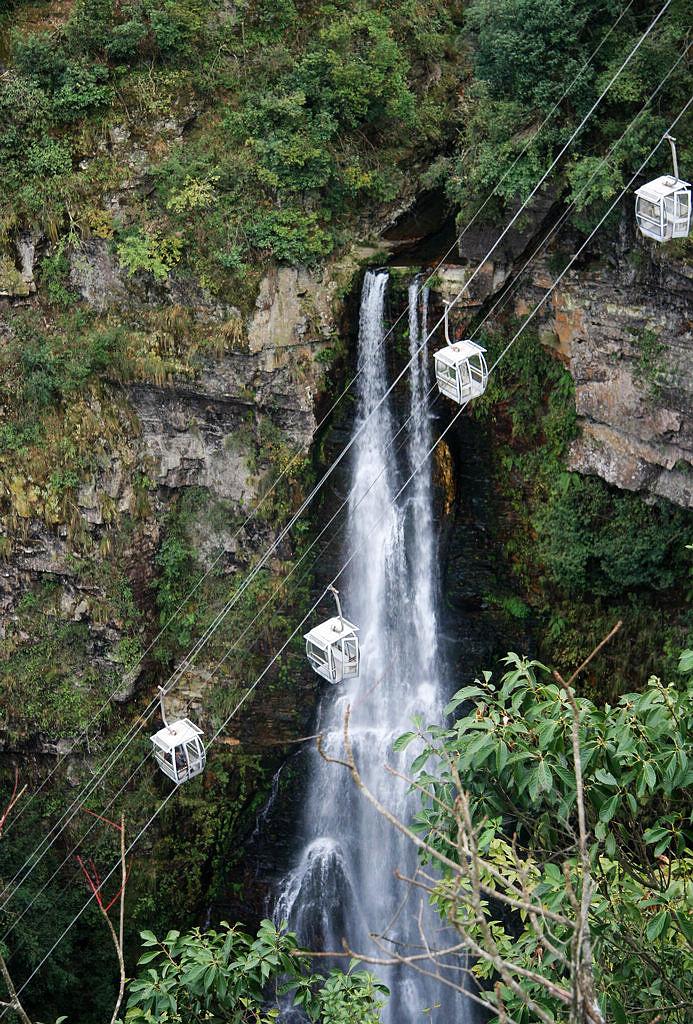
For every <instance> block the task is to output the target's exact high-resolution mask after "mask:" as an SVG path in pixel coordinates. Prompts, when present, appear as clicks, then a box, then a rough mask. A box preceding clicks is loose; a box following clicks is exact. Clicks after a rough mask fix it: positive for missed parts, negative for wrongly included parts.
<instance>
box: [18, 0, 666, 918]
mask: <svg viewBox="0 0 693 1024" xmlns="http://www.w3.org/2000/svg"><path fill="white" fill-rule="evenodd" d="M632 4H633V0H629V2H628V4H627V5H626V7H625V8H624V9H623V10H622V11H621V12H620V14H619V15H618V17H617V19H616V21H615V22H614V23H613V25H611V26H610V27H609V29H608V31H607V32H606V33H605V34H604V36H603V37H602V39H601V40H600V42H599V43H598V45H597V47H596V48H595V49H594V51H593V52H592V54H591V56H590V57H589V58H588V59H587V60H586V61H585V63H584V64H583V65H582V67H581V68H580V69H579V71H578V72H577V73H576V74H575V76H574V77H573V79H572V81H571V83H570V84H569V85H568V87H567V88H566V89H565V90H564V92H563V94H562V95H561V97H560V98H559V99H558V100H557V101H556V103H555V104H554V106H553V107H552V108H551V110H550V111H549V113H548V114H547V115H546V117H545V118H544V120H543V121H542V123H541V124H540V126H539V128H538V130H537V132H536V133H535V135H534V136H533V139H534V138H536V137H537V135H538V134H539V133H540V132H541V131H542V129H543V128H544V126H545V125H546V124H547V123H548V121H549V120H550V119H551V117H552V116H553V114H554V113H555V111H556V110H557V109H558V107H559V105H560V103H561V102H562V101H563V100H564V99H565V97H566V96H567V95H568V94H569V93H570V92H571V90H572V89H573V87H574V86H575V84H576V83H577V82H578V80H579V79H580V78H581V76H582V74H583V73H584V71H585V70H586V69H587V67H589V65H590V64H591V63H592V61H593V60H594V58H595V57H596V55H597V53H598V52H599V50H600V49H601V47H602V46H603V44H604V43H605V42H606V40H607V39H608V38H609V36H610V35H611V33H612V32H613V31H614V30H615V28H616V27H617V25H618V24H619V23H620V21H621V19H622V18H623V17H624V16H625V14H626V13H627V12H628V11H629V10H630V8H631V6H632ZM666 6H668V4H667V5H665V7H666ZM660 13H661V12H660ZM651 27H652V26H651ZM648 32H649V29H648ZM533 139H532V140H528V141H527V143H526V144H525V146H524V147H523V149H522V150H521V151H520V153H519V154H518V155H517V156H516V158H515V160H514V161H513V163H512V164H511V166H510V167H509V168H508V169H507V170H506V171H505V173H504V174H503V176H502V177H501V178H500V180H499V181H498V182H497V184H496V185H495V186H494V188H493V189H492V190H491V192H490V193H489V194H488V195H487V196H486V198H485V199H484V202H483V203H482V204H481V206H480V207H479V208H478V209H477V210H476V212H475V213H474V215H473V216H472V218H471V220H470V221H469V223H468V224H467V225H466V226H465V227H464V229H463V230H462V232H461V233H460V234H459V235H458V236H456V239H455V242H453V244H452V245H451V246H450V248H449V249H448V251H447V252H446V254H445V255H444V256H443V257H442V259H440V260H439V261H438V263H437V265H436V267H434V268H433V269H432V270H431V272H430V273H429V275H428V278H427V279H426V281H425V282H424V284H423V285H422V289H423V288H424V287H426V286H427V285H428V284H429V283H430V281H431V279H432V278H433V276H434V275H435V273H436V272H437V270H438V269H439V268H440V266H441V265H442V264H443V263H444V262H445V260H446V259H447V257H448V256H449V255H450V253H451V252H452V251H453V249H455V248H456V247H458V246H459V242H460V240H461V239H462V238H463V237H464V235H465V234H466V232H467V231H468V230H469V228H470V227H471V225H472V224H473V222H474V221H475V220H476V218H477V216H478V215H479V214H480V213H481V211H482V210H483V209H484V208H485V206H486V205H487V203H488V202H489V201H490V199H491V198H492V196H493V195H495V193H496V192H497V190H498V188H499V187H500V185H501V184H502V183H503V181H504V180H505V178H506V177H507V176H508V174H510V173H511V171H512V170H513V168H514V167H515V166H516V165H517V163H518V161H519V160H520V159H521V158H522V156H523V155H524V154H525V153H526V152H527V149H528V148H529V146H530V144H531V141H533ZM530 198H531V196H530ZM523 208H524V207H523ZM487 259H488V256H487ZM468 283H470V282H468ZM419 294H421V292H420V293H419ZM403 316H404V313H403V314H402V315H401V316H400V317H398V318H397V320H396V321H395V322H394V323H393V324H392V326H391V327H390V329H389V331H388V332H387V333H386V335H385V336H384V338H383V342H384V341H385V340H387V337H389V335H390V334H391V333H392V332H393V331H394V329H395V327H396V326H397V324H398V323H399V322H400V320H401V319H402V317H403ZM360 372H361V371H360V370H359V371H357V373H356V374H355V376H354V377H353V378H352V379H351V380H350V381H349V382H348V383H347V384H346V385H345V387H344V389H343V390H342V392H341V393H340V395H339V396H338V397H337V398H336V399H335V401H334V402H333V403H332V405H331V407H330V408H329V409H328V411H327V412H326V413H325V415H324V416H323V418H322V419H321V421H320V422H319V424H318V427H317V429H320V427H321V426H322V425H323V424H324V423H325V422H327V420H328V419H329V417H330V416H331V415H332V414H333V413H334V411H335V409H336V408H337V407H338V405H339V403H340V402H341V401H342V399H343V398H344V397H345V396H346V394H347V393H348V391H349V390H350V388H351V387H352V386H353V384H354V383H355V381H356V380H357V379H358V377H359V375H360ZM300 454H301V453H300V452H297V453H296V454H295V455H294V456H293V457H292V459H291V460H290V461H289V463H288V464H287V465H286V466H285V467H284V469H283V470H282V471H281V473H280V474H279V476H278V477H277V479H276V480H275V481H274V483H273V484H272V487H271V488H270V489H269V490H268V491H267V492H266V493H265V494H264V495H263V497H262V498H261V499H260V501H259V502H258V503H257V504H256V505H255V506H254V508H253V509H252V510H251V512H250V513H249V514H248V516H247V517H246V519H245V520H244V522H243V523H242V524H241V525H240V526H239V527H238V529H237V531H236V533H235V534H234V539H236V538H238V536H239V535H240V533H241V532H242V530H243V529H245V527H246V526H247V525H248V523H249V522H250V521H251V520H252V518H253V517H254V516H255V514H256V513H257V511H258V509H259V508H261V507H262V505H263V504H264V502H265V501H267V500H268V499H269V497H270V496H271V494H272V493H273V492H274V490H275V488H276V487H277V486H278V484H279V483H280V481H281V480H282V479H283V478H284V477H285V476H286V475H287V474H288V473H289V472H290V470H291V468H292V467H293V466H294V465H295V463H296V460H297V459H298V458H299V457H300ZM223 554H224V552H223V551H220V552H219V554H218V555H217V557H216V558H215V559H214V560H213V562H212V563H211V564H210V565H209V566H208V568H207V569H206V570H205V572H204V573H203V574H202V575H201V576H200V578H199V579H198V580H197V582H196V583H195V585H194V586H193V587H192V588H191V590H190V592H189V593H188V594H187V595H186V597H184V598H183V599H182V600H181V602H180V604H179V605H178V608H177V609H176V610H175V611H174V612H173V613H172V614H171V616H170V617H169V619H168V621H167V622H166V623H165V624H164V625H163V626H162V627H161V629H160V630H159V632H158V633H157V634H156V636H155V637H154V638H153V639H152V640H151V641H150V643H149V644H148V646H147V648H146V649H145V650H144V651H143V652H142V654H141V655H140V658H139V659H138V661H137V662H136V663H135V665H134V666H133V667H132V669H131V670H130V671H131V672H132V671H134V670H135V669H136V668H138V667H139V665H141V663H142V661H143V660H144V658H145V657H146V656H147V654H148V653H149V652H150V651H151V650H152V648H153V646H154V644H155V643H156V642H157V640H158V639H159V638H160V637H161V635H162V634H163V632H164V630H166V629H167V628H168V626H169V625H170V624H171V622H173V621H174V620H175V618H176V616H177V615H179V614H180V612H181V610H182V608H183V607H184V606H185V604H186V603H187V602H189V600H190V598H191V597H192V596H193V594H194V593H195V591H196V590H197V589H198V588H199V586H201V584H202V583H203V582H204V581H205V580H206V579H207V577H208V576H209V575H210V574H211V573H212V572H213V570H214V568H215V566H216V565H217V564H218V562H219V560H220V559H221V557H222V555H223ZM121 686H122V682H121V683H120V684H119V686H118V687H116V688H115V689H114V690H113V692H112V693H111V695H110V696H109V698H107V699H106V700H105V701H104V702H103V704H102V705H101V707H100V708H98V709H97V710H96V711H95V712H94V714H93V715H92V717H91V719H90V721H89V722H88V723H87V725H86V726H85V727H84V728H83V729H82V731H81V732H80V733H79V735H78V736H77V738H76V739H75V741H74V743H73V744H72V746H71V747H70V749H69V750H67V751H65V752H64V753H63V754H61V755H60V757H59V758H58V759H57V761H56V764H55V765H54V766H53V768H52V769H51V771H50V772H48V773H47V775H46V776H45V777H44V778H43V780H42V781H41V784H40V785H39V786H38V787H37V789H36V790H35V791H34V792H33V793H32V794H31V795H30V797H29V798H28V799H27V800H26V801H25V802H24V803H23V804H22V805H21V806H20V808H19V810H18V811H17V813H16V814H15V815H14V816H13V819H12V823H11V824H12V825H13V824H15V823H16V822H17V821H18V819H19V818H20V817H21V815H22V814H23V813H24V811H25V810H27V809H28V808H29V806H30V805H31V803H32V801H33V800H34V798H35V797H36V796H37V795H38V794H39V793H40V792H41V790H42V789H43V787H44V786H45V785H46V784H47V782H48V781H49V780H50V778H51V777H52V775H53V773H54V772H55V771H57V769H58V768H59V766H60V765H61V764H62V762H63V761H64V760H65V758H66V757H68V756H69V754H70V753H71V752H72V751H73V750H74V749H75V747H76V746H77V744H78V743H79V742H81V741H82V740H83V739H84V738H85V737H86V736H87V734H88V730H89V729H90V728H91V726H92V725H93V724H94V722H95V721H96V720H97V719H98V718H99V716H100V715H101V714H103V712H104V710H105V709H106V708H107V707H108V706H109V703H110V701H111V699H112V698H113V696H114V695H115V694H116V693H117V692H118V690H119V689H120V688H121ZM154 703H155V702H154V701H153V702H152V704H154ZM2 895H4V894H0V898H1V896H2Z"/></svg>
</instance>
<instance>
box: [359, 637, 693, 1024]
mask: <svg viewBox="0 0 693 1024" xmlns="http://www.w3.org/2000/svg"><path fill="white" fill-rule="evenodd" d="M614 632H615V630H614ZM595 653H596V651H595V652H593V653H592V655H590V658H589V659H587V661H589V660H590V659H591V658H592V656H593V655H594V654H595ZM587 661H586V662H584V663H583V665H582V666H581V668H584V666H585V665H586V664H587ZM505 662H506V665H507V671H506V672H505V674H504V675H503V676H502V678H501V680H500V683H499V685H498V686H496V685H495V684H494V683H493V682H492V677H491V673H484V676H483V679H481V680H477V681H476V682H475V683H474V685H472V686H467V687H464V688H463V689H462V690H460V691H459V692H458V693H457V694H456V695H455V697H454V698H453V699H452V701H451V702H450V704H449V706H448V709H447V710H448V712H449V713H450V714H453V713H458V712H460V711H461V712H462V714H461V716H460V717H459V718H458V719H457V721H455V722H454V724H453V725H452V726H450V727H447V728H446V727H441V726H429V727H428V728H425V729H424V728H423V727H422V724H421V722H420V721H417V722H416V723H415V725H416V727H415V729H414V730H413V731H411V732H409V733H407V734H406V735H404V736H403V737H401V738H400V739H399V740H398V741H397V743H396V745H395V746H396V749H399V750H402V749H405V748H406V747H407V746H408V745H409V744H410V743H412V742H414V743H416V744H418V746H419V753H418V754H417V756H416V758H415V760H414V762H413V764H412V767H411V782H412V786H413V788H414V789H415V790H416V791H418V793H419V794H420V796H421V803H422V808H421V811H420V813H419V814H418V815H417V818H416V820H415V823H414V825H413V826H412V827H411V828H410V827H408V826H405V825H404V824H403V823H402V822H398V821H397V820H396V819H394V818H392V816H391V815H390V814H389V812H387V810H386V809H385V808H382V807H380V809H381V811H382V812H383V813H384V814H385V815H386V816H388V817H390V818H391V820H392V821H393V823H394V824H395V825H396V826H397V827H398V828H400V829H401V830H403V831H404V832H406V834H407V835H408V836H409V837H410V838H411V839H412V841H413V842H414V843H415V844H416V845H417V846H418V847H419V849H420V851H421V854H422V858H423V861H424V862H425V863H426V864H427V865H428V868H426V869H425V871H426V873H425V874H424V875H423V876H421V877H418V876H417V886H421V887H423V888H424V889H427V890H428V892H429V895H430V899H431V900H432V902H433V903H434V905H435V906H436V907H437V909H438V910H439V912H440V915H441V917H442V918H443V919H444V920H446V921H447V922H448V923H449V924H450V925H452V927H453V928H454V929H455V930H456V931H457V934H458V936H459V946H458V951H459V952H460V953H463V952H467V953H471V954H472V956H473V958H474V963H473V966H472V967H471V968H470V970H471V972H472V973H473V974H474V976H475V978H476V979H477V981H479V982H480V983H481V986H482V987H481V988H480V989H478V990H476V994H474V993H473V996H472V997H473V998H477V999H479V1000H480V1001H482V1002H483V1003H485V1004H486V1005H488V1006H489V1007H490V1008H491V1010H492V1013H493V1017H492V1019H497V1020H499V1021H505V1022H513V1021H516V1022H518V1024H519V1022H522V1024H525V1022H529V1021H531V1020H541V1021H544V1022H546V1024H555V1022H559V1021H563V1022H570V1024H587V1022H588V1021H592V1022H597V1021H602V1020H606V1019H612V1020H614V1021H616V1022H617V1024H625V1022H626V1021H635V1020H639V1019H642V1020H652V1019H654V1018H655V1017H656V1016H657V1014H660V1015H661V1016H662V1018H664V1019H666V1020H668V1021H672V1022H677V1024H683V1022H684V1021H690V1020H691V1016H692V1014H693V999H692V998H691V995H690V993H691V992H692V991H693V916H692V909H693V854H692V853H691V849H692V844H693V828H692V825H691V821H692V815H691V806H692V805H693V799H692V798H693V740H692V739H691V737H692V736H693V700H692V699H691V698H692V697H693V678H691V677H690V673H691V672H692V670H693V653H691V652H685V653H684V655H683V657H682V660H681V667H682V669H684V670H685V671H686V673H688V674H689V678H688V680H687V682H686V683H685V684H683V685H681V684H680V683H678V684H668V685H667V684H664V683H663V682H662V681H661V680H660V679H658V678H656V677H653V678H651V679H650V681H649V684H648V686H647V689H646V690H645V691H644V692H643V693H629V694H626V695H624V696H623V697H621V698H620V699H619V701H618V703H617V704H616V705H615V706H613V707H610V706H608V705H606V706H605V707H603V708H599V707H597V706H596V705H594V704H593V703H592V702H591V701H589V700H587V699H585V698H578V697H575V695H574V693H573V689H572V684H573V682H574V679H575V676H576V675H577V672H576V673H575V674H574V675H573V676H572V677H571V678H570V679H569V680H568V681H567V682H565V681H564V680H563V679H562V678H561V676H560V675H559V674H558V673H556V672H554V673H553V674H552V673H551V672H550V671H549V669H547V668H546V667H545V666H544V665H541V664H539V663H538V662H536V661H530V660H528V659H525V658H521V657H518V656H517V655H515V654H509V655H508V656H507V658H506V659H505ZM578 671H579V670H578ZM347 763H348V766H349V767H350V770H351V772H352V776H353V777H354V779H355V780H356V782H357V784H358V785H359V787H360V788H361V789H362V790H364V791H365V792H366V793H367V795H368V796H369V798H370V799H371V800H372V801H373V802H374V803H376V804H377V800H376V798H375V797H374V796H373V795H372V794H370V793H368V791H367V790H366V789H365V786H364V785H363V782H362V780H361V779H360V776H359V774H358V768H357V766H356V764H355V762H354V759H353V755H352V754H351V751H350V750H349V749H348V757H347ZM448 955H449V951H448ZM400 959H401V960H402V961H403V962H410V963H411V964H412V966H413V967H416V963H415V962H413V961H412V960H411V959H410V960H409V961H408V958H407V957H406V956H405V955H402V956H401V958H400ZM449 962H450V961H449V959H446V958H441V963H440V967H439V970H440V975H441V978H442V979H443V980H444V983H446V984H449V985H453V986H455V987H458V988H464V986H463V985H461V984H460V982H459V980H458V979H459V971H460V967H459V964H457V965H456V966H455V967H454V968H452V969H451V968H450V967H448V968H446V967H445V963H448V964H449Z"/></svg>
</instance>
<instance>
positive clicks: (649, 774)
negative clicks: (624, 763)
mask: <svg viewBox="0 0 693 1024" xmlns="http://www.w3.org/2000/svg"><path fill="white" fill-rule="evenodd" d="M642 767H643V771H644V773H645V779H646V780H647V785H648V787H649V789H650V791H653V790H654V788H655V786H656V785H657V776H656V775H655V770H654V768H653V767H652V762H651V761H645V763H644V764H643V766H642Z"/></svg>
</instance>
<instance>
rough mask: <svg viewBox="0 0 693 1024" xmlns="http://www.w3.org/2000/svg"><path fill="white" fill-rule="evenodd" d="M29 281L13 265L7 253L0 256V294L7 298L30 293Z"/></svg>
mask: <svg viewBox="0 0 693 1024" xmlns="http://www.w3.org/2000/svg"><path fill="white" fill-rule="evenodd" d="M30 291H31V289H30V288H29V283H28V282H27V281H25V280H24V279H23V277H22V275H21V273H20V272H19V271H18V270H17V268H16V267H15V265H14V261H13V260H12V259H11V257H10V256H8V255H7V253H3V255H2V256H0V296H2V297H9V298H25V297H26V296H27V295H29V294H30Z"/></svg>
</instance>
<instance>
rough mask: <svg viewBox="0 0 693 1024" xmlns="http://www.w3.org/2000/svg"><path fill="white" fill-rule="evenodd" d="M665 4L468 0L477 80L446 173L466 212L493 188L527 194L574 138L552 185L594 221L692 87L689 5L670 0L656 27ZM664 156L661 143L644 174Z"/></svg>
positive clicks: (468, 92)
mask: <svg viewBox="0 0 693 1024" xmlns="http://www.w3.org/2000/svg"><path fill="white" fill-rule="evenodd" d="M658 11H659V7H658V5H654V4H644V5H639V6H637V7H630V8H629V9H627V10H626V12H623V11H622V10H621V6H620V5H618V4H615V3H606V4H603V3H599V2H597V0H586V2H582V0H549V2H548V3H544V2H539V0H502V2H500V3H491V2H489V0H472V3H471V4H470V5H469V7H468V8H467V12H466V28H467V35H466V37H465V42H466V43H467V44H468V46H469V48H470V53H471V59H470V64H471V67H470V82H469V85H468V88H467V89H465V91H464V94H463V99H462V105H461V110H460V113H461V115H462V117H461V132H460V140H459V146H458V147H457V154H458V155H457V157H456V159H455V164H454V169H453V170H452V173H451V174H450V175H449V180H448V189H449V192H450V195H451V196H452V197H453V198H454V199H455V200H456V201H458V202H459V203H460V204H461V206H462V218H463V220H467V219H468V218H469V216H470V215H471V214H472V213H473V211H474V209H475V208H477V207H478V205H479V204H480V203H481V202H482V201H483V199H484V198H485V196H486V195H487V194H488V193H489V192H490V191H491V190H492V189H493V188H497V189H498V194H499V195H500V196H502V197H504V199H505V200H507V201H510V200H516V199H517V198H518V197H519V198H520V199H523V200H524V199H526V198H527V197H528V195H529V194H530V192H531V191H532V190H533V188H534V187H535V186H536V184H537V183H538V181H539V179H540V178H541V177H542V176H543V175H544V173H545V172H546V171H547V170H548V169H549V166H550V165H551V163H552V161H553V159H554V158H555V157H556V156H557V155H558V154H559V152H560V151H561V149H562V148H563V147H564V146H566V145H567V144H568V143H569V146H568V148H567V149H566V151H565V155H564V156H563V157H562V159H561V161H560V164H559V166H558V167H557V169H556V171H554V172H553V173H552V174H551V175H550V176H549V178H548V179H547V182H546V185H545V188H546V189H553V190H554V191H555V192H556V193H563V194H564V195H565V196H566V198H568V199H569V200H570V201H572V202H574V203H575V204H576V207H577V210H578V211H586V212H585V214H584V215H583V218H582V220H581V224H582V225H583V226H588V225H592V224H593V223H595V222H596V220H597V218H598V216H599V214H600V213H601V212H603V211H604V210H605V209H606V205H607V200H611V199H613V197H614V195H615V194H616V193H617V191H618V190H619V189H620V188H622V186H623V184H624V183H625V182H627V181H628V179H629V177H630V175H631V174H632V173H633V172H634V171H636V170H637V168H638V167H639V165H640V163H641V162H642V161H643V160H644V159H646V158H647V157H648V156H649V153H650V150H651V149H652V148H653V147H654V146H655V145H656V143H657V142H658V141H659V139H660V138H661V135H662V134H663V133H664V131H666V130H667V128H668V127H669V125H670V124H671V123H672V122H673V119H674V118H675V117H676V116H677V115H678V114H679V113H680V112H681V110H682V109H683V107H684V105H685V103H686V101H687V99H688V97H689V95H690V88H689V82H688V71H687V69H686V65H685V60H681V59H680V58H681V56H682V55H683V53H684V52H685V48H686V42H685V39H686V31H687V30H686V25H687V24H688V23H689V22H690V11H689V10H688V9H687V5H686V3H685V0H674V2H672V3H671V4H670V5H668V7H667V10H666V12H665V15H664V16H663V17H662V18H661V19H660V21H659V22H658V23H657V24H656V26H655V27H654V28H653V29H652V30H651V31H649V29H650V23H651V22H652V20H653V19H654V17H655V15H656V14H657V13H658ZM645 33H648V34H647V37H646V38H645V39H644V41H643V39H642V36H643V35H644V34H645ZM602 93H604V94H605V95H604V98H603V99H600V97H601V94H602ZM598 100H599V104H598V106H597V108H596V111H595V113H594V115H593V116H592V117H591V118H590V119H589V120H588V121H587V122H586V124H585V125H584V127H583V128H582V129H581V130H580V131H579V133H578V134H577V135H576V137H575V138H574V139H573V138H572V136H573V134H574V133H575V131H576V129H577V128H578V127H579V125H580V124H581V121H582V120H583V119H584V118H585V117H586V116H587V115H588V113H589V112H590V110H591V109H592V107H593V105H595V104H597V101H598ZM687 117H688V121H687V122H685V124H690V113H689V114H688V115H687ZM685 124H684V122H681V123H680V124H679V125H678V128H677V134H680V137H681V139H682V146H681V150H680V153H681V157H682V161H683V163H686V162H688V161H690V159H691V155H692V154H691V152H690V150H689V149H688V146H687V144H686V142H685V139H686V138H688V137H690V132H689V131H687V130H686V129H685ZM667 161H668V154H667V153H666V152H664V150H662V151H660V152H659V153H658V154H657V156H656V157H655V158H654V159H653V161H652V165H651V166H652V173H651V174H650V173H649V169H648V172H646V174H647V177H656V175H657V174H660V173H663V171H664V170H665V169H666V165H667ZM499 212H500V215H501V216H503V211H499ZM487 215H488V213H487Z"/></svg>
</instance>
